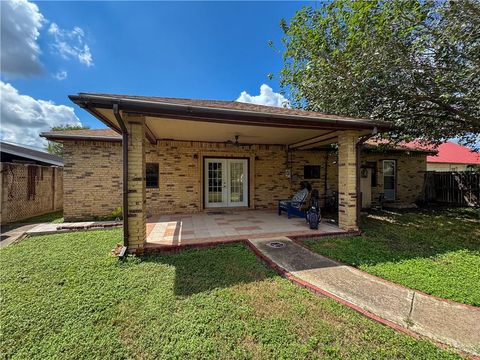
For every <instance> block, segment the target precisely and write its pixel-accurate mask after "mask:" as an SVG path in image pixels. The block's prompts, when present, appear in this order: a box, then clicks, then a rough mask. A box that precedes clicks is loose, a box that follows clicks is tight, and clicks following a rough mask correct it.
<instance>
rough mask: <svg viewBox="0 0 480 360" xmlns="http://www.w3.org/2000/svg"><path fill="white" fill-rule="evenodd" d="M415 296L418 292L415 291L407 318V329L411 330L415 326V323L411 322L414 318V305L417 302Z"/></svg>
mask: <svg viewBox="0 0 480 360" xmlns="http://www.w3.org/2000/svg"><path fill="white" fill-rule="evenodd" d="M415 294H416V292H415V291H413V294H412V300H411V302H410V311H409V312H408V316H407V320H406V323H407V328H410V326H412V325H413V321H412V320H411V317H412V312H413V303H414V302H415Z"/></svg>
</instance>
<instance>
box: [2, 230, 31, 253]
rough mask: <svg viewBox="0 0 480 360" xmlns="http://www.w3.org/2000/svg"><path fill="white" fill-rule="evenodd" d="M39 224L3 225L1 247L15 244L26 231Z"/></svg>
mask: <svg viewBox="0 0 480 360" xmlns="http://www.w3.org/2000/svg"><path fill="white" fill-rule="evenodd" d="M35 226H37V224H10V225H2V227H1V240H0V249H3V248H4V247H7V246H8V245H10V244H13V243H14V242H16V241H17V240H19V239H21V238H22V237H23V236H24V235H25V233H26V232H27V231H28V230H30V229H32V228H34V227H35Z"/></svg>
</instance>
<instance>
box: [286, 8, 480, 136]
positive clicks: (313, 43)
mask: <svg viewBox="0 0 480 360" xmlns="http://www.w3.org/2000/svg"><path fill="white" fill-rule="evenodd" d="M280 26H281V28H282V29H283V32H284V37H283V39H282V43H283V45H284V46H285V50H284V54H283V57H284V67H283V69H282V70H281V79H280V81H281V86H282V90H283V92H284V93H285V92H287V93H289V94H288V95H289V97H290V99H291V100H292V103H293V105H294V106H296V107H303V108H305V109H307V110H314V111H320V112H327V113H335V114H339V115H347V116H356V117H371V118H374V119H378V120H385V121H389V122H393V123H394V124H395V125H396V129H395V130H394V131H392V132H391V133H390V134H389V136H390V138H392V139H394V140H404V139H407V140H408V139H412V138H421V139H425V140H427V141H431V142H441V141H444V140H446V139H449V138H452V137H457V138H460V139H461V140H462V141H463V142H464V143H470V144H471V143H474V142H475V141H478V139H479V134H480V2H479V1H476V0H458V1H441V2H440V1H428V0H425V1H420V0H392V1H371V0H356V1H353V0H344V1H340V0H333V1H330V2H327V3H323V4H322V5H321V6H320V7H319V8H318V9H314V8H312V7H304V8H302V9H301V10H299V11H297V13H296V14H295V15H294V16H293V18H292V19H291V20H290V22H289V23H287V22H286V21H285V20H282V21H281V24H280Z"/></svg>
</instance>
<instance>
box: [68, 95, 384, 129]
mask: <svg viewBox="0 0 480 360" xmlns="http://www.w3.org/2000/svg"><path fill="white" fill-rule="evenodd" d="M69 98H70V100H72V101H73V102H74V103H76V104H77V105H79V106H80V107H82V108H84V109H86V110H88V111H89V112H91V113H93V114H94V115H96V116H97V117H98V118H100V117H99V116H98V112H97V111H95V110H94V109H95V108H98V109H112V108H113V105H114V104H118V106H119V108H120V110H121V111H123V112H128V113H133V114H142V115H148V116H152V117H169V118H181V119H189V120H199V121H212V122H215V121H222V122H226V123H243V124H251V125H259V126H286V127H296V128H312V129H316V128H331V129H338V130H342V129H344V130H349V129H351V130H367V129H372V130H373V129H375V128H376V129H377V131H379V132H381V131H387V130H390V129H392V128H393V126H392V125H391V124H388V123H385V122H382V121H373V120H368V119H342V118H338V119H332V118H325V117H322V116H318V117H312V116H301V115H291V114H278V113H271V112H259V111H251V110H239V109H227V108H219V107H207V106H198V105H185V104H174V103H167V102H160V101H149V100H142V99H131V98H126V97H123V98H118V97H110V96H104V95H94V94H85V93H80V94H79V95H70V96H69ZM100 120H102V121H104V122H105V119H101V118H100ZM107 125H108V126H110V127H111V128H113V129H115V130H116V131H118V132H120V129H119V128H117V126H116V125H115V124H112V123H107Z"/></svg>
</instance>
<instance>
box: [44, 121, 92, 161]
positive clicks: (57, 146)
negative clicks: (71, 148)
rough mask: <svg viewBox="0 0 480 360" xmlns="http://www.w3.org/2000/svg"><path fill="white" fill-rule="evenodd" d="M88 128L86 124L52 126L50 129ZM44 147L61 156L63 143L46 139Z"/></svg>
mask: <svg viewBox="0 0 480 360" xmlns="http://www.w3.org/2000/svg"><path fill="white" fill-rule="evenodd" d="M83 129H90V128H89V127H88V126H82V125H62V126H54V127H52V128H51V129H50V131H64V130H83ZM45 149H46V150H47V151H48V152H49V153H50V154H54V155H58V156H63V144H62V143H59V142H55V141H48V142H47V145H45Z"/></svg>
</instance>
